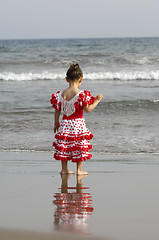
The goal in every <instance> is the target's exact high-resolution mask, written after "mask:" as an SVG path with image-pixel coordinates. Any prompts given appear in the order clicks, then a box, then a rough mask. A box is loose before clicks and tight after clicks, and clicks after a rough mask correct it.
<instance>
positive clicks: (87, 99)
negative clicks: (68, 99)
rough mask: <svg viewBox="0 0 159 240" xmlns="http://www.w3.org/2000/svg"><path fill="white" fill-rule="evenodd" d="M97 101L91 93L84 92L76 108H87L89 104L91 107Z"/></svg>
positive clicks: (80, 95)
mask: <svg viewBox="0 0 159 240" xmlns="http://www.w3.org/2000/svg"><path fill="white" fill-rule="evenodd" d="M95 99H96V98H95V97H93V96H92V95H91V93H90V92H89V91H87V90H84V91H82V92H81V93H80V94H79V99H78V102H77V103H76V107H77V108H78V105H79V106H82V107H85V106H87V104H88V105H90V104H92V103H94V100H95Z"/></svg>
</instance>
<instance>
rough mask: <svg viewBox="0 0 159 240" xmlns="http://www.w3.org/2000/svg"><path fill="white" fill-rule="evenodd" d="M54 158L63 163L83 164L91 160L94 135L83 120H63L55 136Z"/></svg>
mask: <svg viewBox="0 0 159 240" xmlns="http://www.w3.org/2000/svg"><path fill="white" fill-rule="evenodd" d="M55 138H56V141H55V142H53V146H54V147H55V149H56V152H55V154H54V158H55V159H56V160H61V161H69V160H72V162H81V161H86V160H88V159H90V158H91V156H92V155H91V154H90V153H89V151H90V150H91V149H92V145H91V144H90V142H89V140H90V139H92V138H93V134H92V133H91V132H90V131H89V130H88V129H87V128H86V125H85V121H84V119H83V118H78V119H73V120H66V119H65V120H62V122H61V125H60V128H59V132H58V133H57V134H56V135H55Z"/></svg>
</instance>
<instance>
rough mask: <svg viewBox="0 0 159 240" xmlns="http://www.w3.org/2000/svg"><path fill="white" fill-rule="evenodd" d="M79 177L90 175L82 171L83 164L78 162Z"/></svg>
mask: <svg viewBox="0 0 159 240" xmlns="http://www.w3.org/2000/svg"><path fill="white" fill-rule="evenodd" d="M77 175H88V172H84V171H82V162H77Z"/></svg>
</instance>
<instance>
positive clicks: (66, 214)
mask: <svg viewBox="0 0 159 240" xmlns="http://www.w3.org/2000/svg"><path fill="white" fill-rule="evenodd" d="M84 177H86V176H78V177H77V185H76V187H68V178H69V176H67V175H63V176H61V178H62V185H61V188H60V189H61V193H55V194H54V198H55V200H54V201H53V204H55V205H56V206H57V208H56V211H55V214H54V224H55V226H56V229H58V230H64V231H69V232H78V233H81V234H89V232H88V226H87V223H86V220H87V219H88V218H89V216H90V215H91V214H92V212H93V207H92V196H91V194H90V193H84V190H86V189H89V187H83V184H82V179H83V178H84Z"/></svg>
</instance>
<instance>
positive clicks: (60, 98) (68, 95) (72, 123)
mask: <svg viewBox="0 0 159 240" xmlns="http://www.w3.org/2000/svg"><path fill="white" fill-rule="evenodd" d="M82 79H83V72H82V70H81V68H80V67H79V65H78V64H72V65H71V66H70V68H69V69H68V71H67V74H66V81H67V82H68V83H69V87H68V88H67V89H66V90H64V91H58V92H57V93H56V94H52V97H51V99H50V101H51V104H52V107H53V108H55V115H54V121H55V122H54V133H56V132H57V134H56V135H55V138H56V141H55V142H53V146H54V147H55V149H56V152H55V154H54V158H55V159H56V160H61V163H62V170H61V174H72V173H74V172H73V171H69V170H68V166H67V163H68V161H69V160H72V162H76V163H77V175H82V174H88V172H85V171H82V162H83V161H85V160H88V159H90V158H91V156H92V155H91V154H90V153H89V151H90V149H91V148H92V145H91V144H90V143H89V140H90V139H92V138H93V134H92V133H91V132H90V131H89V130H88V129H87V128H86V125H85V121H84V118H83V109H84V111H86V112H90V111H92V110H93V109H94V108H95V107H96V106H97V105H98V103H99V102H100V101H101V99H102V97H103V95H102V94H99V95H98V96H97V97H96V98H95V97H93V96H92V95H91V93H90V92H89V91H86V90H84V91H83V90H80V89H79V87H80V85H81V83H82ZM60 113H62V114H63V118H62V121H61V123H59V117H60Z"/></svg>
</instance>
